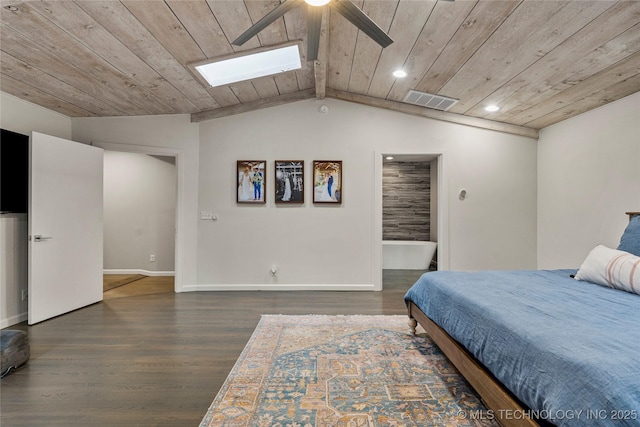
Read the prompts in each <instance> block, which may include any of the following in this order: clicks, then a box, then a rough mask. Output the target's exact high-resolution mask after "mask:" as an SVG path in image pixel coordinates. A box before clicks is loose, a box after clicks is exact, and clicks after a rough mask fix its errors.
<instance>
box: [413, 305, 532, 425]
mask: <svg viewBox="0 0 640 427" xmlns="http://www.w3.org/2000/svg"><path fill="white" fill-rule="evenodd" d="M408 309H409V326H410V327H411V333H412V334H414V335H415V334H416V326H417V325H418V324H420V326H422V327H423V328H424V330H425V331H427V334H428V335H429V337H430V338H431V339H432V340H433V342H435V343H436V345H437V346H438V347H439V348H440V350H442V352H443V353H444V354H445V356H447V358H448V359H449V360H450V361H451V363H453V365H454V366H455V367H456V368H457V369H458V371H460V373H461V374H462V375H463V376H464V377H465V379H466V380H467V382H469V384H471V386H472V387H473V388H474V389H475V390H476V392H477V393H478V394H479V395H480V398H481V399H482V401H483V402H484V403H485V405H487V407H488V408H489V410H491V411H492V413H491V415H492V416H493V417H494V419H495V420H496V421H498V422H500V424H501V425H502V426H504V427H524V426H526V427H540V424H538V423H537V422H536V421H534V420H533V419H531V418H529V417H528V414H529V412H528V411H527V408H526V407H524V406H523V405H522V404H521V403H520V402H519V401H518V400H517V399H516V398H515V397H513V396H512V395H511V393H510V392H509V391H508V390H506V389H505V388H504V386H503V385H502V384H501V383H499V382H498V381H497V380H496V379H495V378H494V377H493V376H492V375H491V374H490V373H489V371H487V370H486V369H485V368H484V367H483V366H482V365H481V364H480V363H479V362H478V361H477V360H476V359H475V358H474V357H473V356H472V355H471V354H469V353H468V352H467V350H465V349H464V347H462V346H461V345H460V344H458V342H457V341H456V340H454V339H453V338H451V336H450V335H449V334H448V333H446V332H445V330H444V329H442V328H441V327H440V326H438V325H436V324H435V322H433V320H431V319H430V318H429V317H428V316H427V315H426V314H424V313H423V312H422V310H420V309H419V308H418V306H417V305H415V304H414V303H413V301H409V305H408Z"/></svg>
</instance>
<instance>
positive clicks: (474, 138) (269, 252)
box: [198, 100, 537, 288]
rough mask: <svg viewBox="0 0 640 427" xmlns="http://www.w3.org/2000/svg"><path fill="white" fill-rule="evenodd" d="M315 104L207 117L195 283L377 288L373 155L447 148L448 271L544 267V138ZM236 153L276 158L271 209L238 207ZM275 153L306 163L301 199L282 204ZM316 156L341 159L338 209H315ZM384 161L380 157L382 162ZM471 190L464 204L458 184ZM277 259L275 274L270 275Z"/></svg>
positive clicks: (355, 106) (269, 195)
mask: <svg viewBox="0 0 640 427" xmlns="http://www.w3.org/2000/svg"><path fill="white" fill-rule="evenodd" d="M324 103H325V104H327V105H328V106H329V108H330V112H329V113H327V114H321V113H319V112H318V106H319V105H320V103H319V102H318V101H315V100H309V101H301V102H297V103H294V104H289V105H284V106H279V107H274V108H269V109H265V110H260V111H255V112H251V113H246V114H241V115H236V116H231V117H226V118H221V119H216V120H211V121H207V122H203V123H202V124H201V132H200V133H201V147H200V187H199V204H200V209H201V210H211V211H213V212H214V213H215V214H217V215H218V218H219V219H218V220H217V221H200V224H199V232H198V235H199V240H198V283H199V284H200V286H201V287H203V288H206V287H207V285H210V288H215V287H220V286H225V285H231V287H234V286H236V287H242V285H248V287H251V286H250V285H254V286H255V285H258V288H259V286H261V285H300V284H302V285H314V284H324V285H350V286H352V287H357V286H362V285H369V284H372V283H373V282H375V278H374V275H375V274H376V272H375V269H374V268H373V264H372V263H373V259H374V254H373V250H372V248H374V247H375V246H376V243H375V242H374V240H375V230H376V228H377V227H378V226H380V227H381V225H379V224H374V217H375V210H376V209H378V208H379V207H378V206H376V205H375V203H376V202H375V196H374V192H375V183H374V177H375V173H376V171H375V164H376V163H377V162H376V158H375V156H376V153H383V152H393V153H399V154H402V153H405V152H407V153H409V152H410V153H427V154H437V153H444V156H445V165H446V172H445V175H446V180H447V187H448V188H449V191H448V193H447V194H441V196H442V197H443V198H444V203H446V204H448V212H449V217H448V234H449V238H450V242H449V243H450V244H449V253H448V259H449V268H451V269H463V270H475V269H503V268H504V269H512V268H535V265H536V185H537V184H536V141H535V140H533V139H530V138H525V137H519V136H514V135H507V134H503V133H499V132H493V131H488V130H482V129H476V128H472V127H467V126H462V125H456V124H451V123H445V122H439V121H435V120H430V119H424V118H419V117H414V116H409V115H405V114H401V113H395V112H390V111H386V110H382V109H376V108H371V107H366V106H361V105H358V104H353V103H347V102H342V101H337V100H325V101H324ZM237 160H267V167H268V170H267V178H268V184H267V204H266V205H262V206H256V205H250V206H247V205H238V204H236V200H235V197H236V196H235V187H236V184H235V168H236V161H237ZM274 160H304V161H305V175H306V176H305V178H306V182H305V184H306V190H305V191H306V193H305V204H304V205H303V206H281V205H277V206H276V205H275V203H274V197H273V162H274ZM313 160H342V161H343V166H344V183H343V196H344V201H343V203H342V205H341V206H339V207H336V206H317V205H316V206H314V205H313V204H312V202H311V191H310V189H311V185H310V183H311V181H310V174H311V172H310V168H311V163H312V161H313ZM379 163H381V162H379ZM460 188H465V189H466V190H467V192H468V197H467V199H466V200H465V201H464V202H461V201H459V200H458V198H457V190H458V189H460ZM272 264H276V265H277V266H278V274H277V275H276V277H275V278H272V277H271V274H270V272H269V270H270V268H271V265H272Z"/></svg>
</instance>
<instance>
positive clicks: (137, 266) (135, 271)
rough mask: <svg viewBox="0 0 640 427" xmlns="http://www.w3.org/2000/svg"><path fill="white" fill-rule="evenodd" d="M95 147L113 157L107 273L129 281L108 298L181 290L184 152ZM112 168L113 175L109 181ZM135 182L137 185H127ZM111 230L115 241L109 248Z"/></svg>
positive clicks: (108, 185)
mask: <svg viewBox="0 0 640 427" xmlns="http://www.w3.org/2000/svg"><path fill="white" fill-rule="evenodd" d="M94 145H96V146H98V147H101V148H103V149H104V150H105V159H107V158H109V157H112V158H111V159H110V160H114V162H113V164H112V165H110V166H109V165H107V161H108V160H106V161H105V212H104V215H105V257H104V264H105V273H108V274H110V275H121V276H120V277H115V276H114V278H113V281H118V280H122V281H124V282H125V283H124V284H122V286H117V287H116V288H114V289H111V290H107V292H105V294H104V297H105V299H109V298H111V297H114V298H119V297H122V296H132V295H142V294H149V293H164V292H167V291H171V292H180V291H181V287H182V264H181V260H182V257H181V256H180V253H181V250H180V248H181V242H182V241H183V238H182V232H181V228H180V226H179V225H180V219H181V218H182V216H183V214H182V206H181V203H180V200H181V199H182V188H181V185H180V182H181V173H183V167H182V153H181V150H179V149H172V148H159V147H147V146H139V145H129V144H120V143H102V142H94ZM140 162H142V163H140ZM110 167H113V171H112V172H113V175H115V178H114V179H113V180H112V181H111V182H107V175H108V174H109V168H110ZM132 184H135V185H132ZM132 186H133V187H135V188H128V187H132ZM124 188H128V190H127V191H123V189H124ZM111 192H112V193H113V194H112V196H113V198H114V199H115V200H116V203H115V204H113V205H109V204H108V203H109V202H108V201H109V194H110V193H111ZM154 197H155V199H156V200H155V201H153V199H154ZM158 199H159V201H158ZM108 209H114V211H113V212H109V211H108ZM110 217H112V219H113V218H115V219H113V220H110V219H109V218H110ZM123 222H124V223H125V224H126V226H124V227H122V223H123ZM112 233H113V234H115V236H114V237H116V239H115V240H116V241H115V243H114V246H113V247H112V248H111V249H109V248H110V246H109V245H110V243H109V241H108V239H109V238H110V237H108V236H110V235H111V234H112ZM123 236H124V237H123ZM112 237H113V236H112ZM118 239H122V240H120V241H118ZM127 239H129V240H128V241H127ZM126 254H128V255H126ZM108 282H109V280H105V281H104V284H105V285H106V284H107V283H108Z"/></svg>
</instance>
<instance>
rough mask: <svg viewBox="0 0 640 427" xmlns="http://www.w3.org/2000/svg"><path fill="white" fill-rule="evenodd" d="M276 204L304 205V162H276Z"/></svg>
mask: <svg viewBox="0 0 640 427" xmlns="http://www.w3.org/2000/svg"><path fill="white" fill-rule="evenodd" d="M274 169H275V181H274V182H275V187H274V191H275V201H276V203H304V161H303V160H276V161H275V168H274Z"/></svg>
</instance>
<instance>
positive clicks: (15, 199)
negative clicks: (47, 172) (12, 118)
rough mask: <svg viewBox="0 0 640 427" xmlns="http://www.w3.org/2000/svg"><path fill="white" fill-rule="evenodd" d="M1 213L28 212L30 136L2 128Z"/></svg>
mask: <svg viewBox="0 0 640 427" xmlns="http://www.w3.org/2000/svg"><path fill="white" fill-rule="evenodd" d="M1 131H2V134H1V135H0V213H2V214H8V213H27V211H28V207H29V206H28V199H29V137H28V136H27V135H22V134H20V133H15V132H11V131H8V130H5V129H1Z"/></svg>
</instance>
